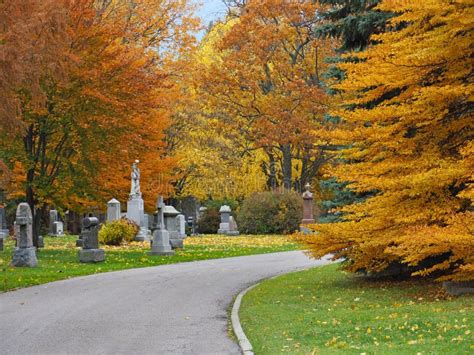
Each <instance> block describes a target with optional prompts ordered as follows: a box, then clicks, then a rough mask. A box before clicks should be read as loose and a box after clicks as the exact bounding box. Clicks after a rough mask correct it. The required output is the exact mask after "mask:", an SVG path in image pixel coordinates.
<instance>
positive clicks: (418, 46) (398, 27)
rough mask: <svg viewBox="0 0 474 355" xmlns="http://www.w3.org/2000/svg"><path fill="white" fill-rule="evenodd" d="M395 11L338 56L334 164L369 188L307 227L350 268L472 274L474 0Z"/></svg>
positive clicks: (318, 249) (389, 2)
mask: <svg viewBox="0 0 474 355" xmlns="http://www.w3.org/2000/svg"><path fill="white" fill-rule="evenodd" d="M376 9H377V10H380V11H387V12H388V11H390V12H393V13H395V14H396V16H395V17H394V18H392V19H391V20H390V22H389V25H390V29H389V30H387V31H386V32H385V33H382V34H379V35H374V36H372V37H371V38H372V40H373V41H374V44H373V45H371V46H369V47H368V48H367V49H366V50H365V51H362V52H360V53H354V52H353V53H350V54H348V56H349V55H350V56H353V57H355V58H357V60H356V61H352V62H345V63H341V64H340V68H341V69H342V70H343V71H344V72H345V73H346V78H345V80H343V81H342V83H340V84H339V85H336V86H335V89H337V90H340V91H341V92H343V95H344V97H345V99H344V102H343V103H344V106H343V107H341V109H340V110H338V111H337V112H336V114H337V115H338V116H339V117H341V118H342V120H343V124H342V125H341V126H340V129H339V130H338V131H337V132H334V138H335V139H342V140H343V141H345V142H346V145H347V148H346V149H345V150H344V151H343V152H342V155H341V157H342V158H343V159H344V161H345V162H346V163H345V164H340V165H338V166H337V167H336V170H335V174H336V176H337V177H338V178H339V179H341V180H342V181H350V184H349V188H351V189H353V190H355V191H357V192H363V193H368V194H369V195H370V197H369V198H367V199H366V200H365V201H363V202H359V203H355V204H352V205H349V206H347V207H344V208H342V210H341V212H342V213H343V221H342V222H339V223H334V224H327V225H317V226H316V229H317V231H318V232H319V234H318V237H316V238H303V239H305V240H306V242H307V243H308V244H309V245H310V247H311V250H312V253H313V255H315V256H322V255H324V254H326V253H335V255H336V257H344V258H346V259H347V260H348V262H347V264H346V266H347V268H348V269H349V270H352V271H360V270H365V271H369V272H378V271H381V270H384V269H387V268H388V267H390V266H393V265H394V264H397V263H402V264H403V265H406V266H408V267H409V269H410V270H411V271H412V272H414V274H415V275H423V276H425V275H437V276H443V278H451V279H459V280H462V279H472V275H473V274H474V273H473V271H474V264H473V263H474V238H473V233H474V228H473V226H474V214H473V199H474V195H473V171H474V160H473V157H474V154H473V153H474V150H473V149H474V146H473V143H472V139H473V132H474V130H473V120H472V85H473V83H472V68H473V61H472V43H473V33H474V32H473V26H474V23H473V20H472V19H473V18H474V17H473V14H474V8H473V6H472V4H469V3H468V2H466V1H455V2H450V3H447V2H445V1H442V0H430V1H423V2H407V1H401V0H385V1H382V2H381V3H380V4H379V5H378V6H377V8H376Z"/></svg>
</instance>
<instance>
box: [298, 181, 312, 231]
mask: <svg viewBox="0 0 474 355" xmlns="http://www.w3.org/2000/svg"><path fill="white" fill-rule="evenodd" d="M305 189H306V191H305V192H304V193H303V220H302V221H301V224H313V223H314V217H313V194H312V193H311V191H310V189H311V185H310V184H309V183H308V184H306V185H305Z"/></svg>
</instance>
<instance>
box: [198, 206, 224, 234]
mask: <svg viewBox="0 0 474 355" xmlns="http://www.w3.org/2000/svg"><path fill="white" fill-rule="evenodd" d="M220 223H221V215H220V213H219V209H217V208H215V207H208V209H207V210H206V212H204V214H203V215H202V216H201V218H199V221H198V228H197V230H198V233H202V234H216V233H217V230H218V229H219V224H220Z"/></svg>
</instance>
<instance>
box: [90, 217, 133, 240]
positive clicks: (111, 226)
mask: <svg viewBox="0 0 474 355" xmlns="http://www.w3.org/2000/svg"><path fill="white" fill-rule="evenodd" d="M138 230H139V227H138V226H137V225H136V224H135V223H134V222H132V221H130V220H128V219H119V220H116V221H112V222H107V223H105V224H103V225H102V227H101V228H100V231H99V242H100V243H101V244H106V245H120V244H122V243H123V242H127V243H128V242H131V241H132V240H133V239H134V238H135V236H136V235H137V233H138Z"/></svg>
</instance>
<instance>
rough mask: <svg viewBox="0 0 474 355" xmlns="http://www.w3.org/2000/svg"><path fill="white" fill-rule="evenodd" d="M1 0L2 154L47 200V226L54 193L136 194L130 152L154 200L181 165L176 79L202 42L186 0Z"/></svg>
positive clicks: (17, 186)
mask: <svg viewBox="0 0 474 355" xmlns="http://www.w3.org/2000/svg"><path fill="white" fill-rule="evenodd" d="M1 7H2V9H1V11H0V17H1V18H0V20H1V21H0V22H1V23H2V27H1V29H2V33H1V38H2V42H1V44H0V46H1V47H2V53H3V55H2V62H1V73H2V74H1V77H2V78H6V80H7V82H6V84H5V85H4V86H3V85H2V90H3V92H4V93H5V94H6V96H5V97H3V98H2V99H4V100H7V101H8V102H9V105H10V106H8V105H5V106H4V107H3V108H4V110H3V111H2V115H3V116H2V122H5V125H3V124H2V135H1V138H0V140H1V147H2V148H1V152H0V158H1V159H2V160H3V161H4V165H5V167H6V168H8V170H10V171H12V172H13V177H12V179H10V181H9V183H8V184H7V185H6V186H5V188H6V190H7V192H8V196H9V198H16V197H19V198H26V200H27V201H28V203H29V204H30V206H31V207H32V209H33V210H35V208H36V209H38V210H39V211H40V212H39V213H38V214H37V215H36V217H37V218H36V219H35V221H36V223H35V224H36V226H38V225H39V218H40V217H41V211H44V210H45V208H46V207H47V206H48V205H49V204H53V205H54V206H56V207H58V208H61V207H62V208H74V209H76V210H82V209H84V208H87V207H90V206H93V205H94V204H95V202H94V201H96V200H99V201H101V203H103V201H104V200H105V198H110V197H111V196H117V197H122V198H123V197H125V196H126V195H127V190H128V179H129V165H130V162H131V161H133V160H134V159H136V158H140V159H142V160H143V161H144V162H145V163H144V165H143V166H142V169H143V176H144V178H145V181H146V180H148V181H149V183H148V184H145V185H144V190H145V191H144V193H145V195H147V194H150V200H149V202H150V204H153V199H154V197H153V196H155V195H156V193H157V192H158V191H162V190H163V189H164V188H165V187H166V185H167V184H168V180H169V176H168V175H167V174H168V172H169V171H170V166H172V165H173V164H174V162H173V161H172V160H171V159H163V158H162V153H163V149H164V142H163V137H164V130H165V129H166V127H167V126H168V124H169V115H170V111H171V107H172V103H173V100H174V99H175V97H176V95H179V91H177V90H176V89H175V87H174V80H172V79H171V78H172V77H173V76H174V75H176V74H177V73H178V72H179V71H180V70H183V68H184V67H185V65H184V64H183V61H186V55H181V53H184V52H186V51H187V50H189V49H190V48H191V47H190V46H192V43H193V41H194V37H193V36H192V33H191V32H190V31H193V30H194V29H195V28H196V26H197V22H196V21H195V20H194V19H193V18H192V17H191V15H190V12H189V8H188V5H187V3H186V1H167V0H141V1H134V2H133V4H132V3H130V2H128V1H125V0H124V1H121V0H117V1H104V2H97V1H94V0H76V1H64V2H56V1H45V2H43V3H42V4H41V5H38V2H37V1H26V2H22V4H21V5H18V4H17V2H13V1H6V2H3V3H2V5H1ZM12 16H13V18H15V23H12V24H10V22H11V18H12ZM44 29H46V30H44ZM43 31H45V32H43ZM35 38H36V39H37V40H36V41H35ZM56 38H59V43H57V44H56V43H54V42H55V39H56ZM18 42H20V43H22V44H21V45H20V46H18V47H17V46H16V43H18ZM53 43H54V44H53ZM30 57H32V58H34V59H33V63H30V62H29V58H30ZM32 64H33V66H32ZM31 71H33V73H32V74H30V72H31ZM9 127H15V128H16V129H14V130H10V129H9ZM5 170H6V169H5ZM151 178H154V179H153V182H152V181H150V180H151ZM152 197H153V198H152Z"/></svg>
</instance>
